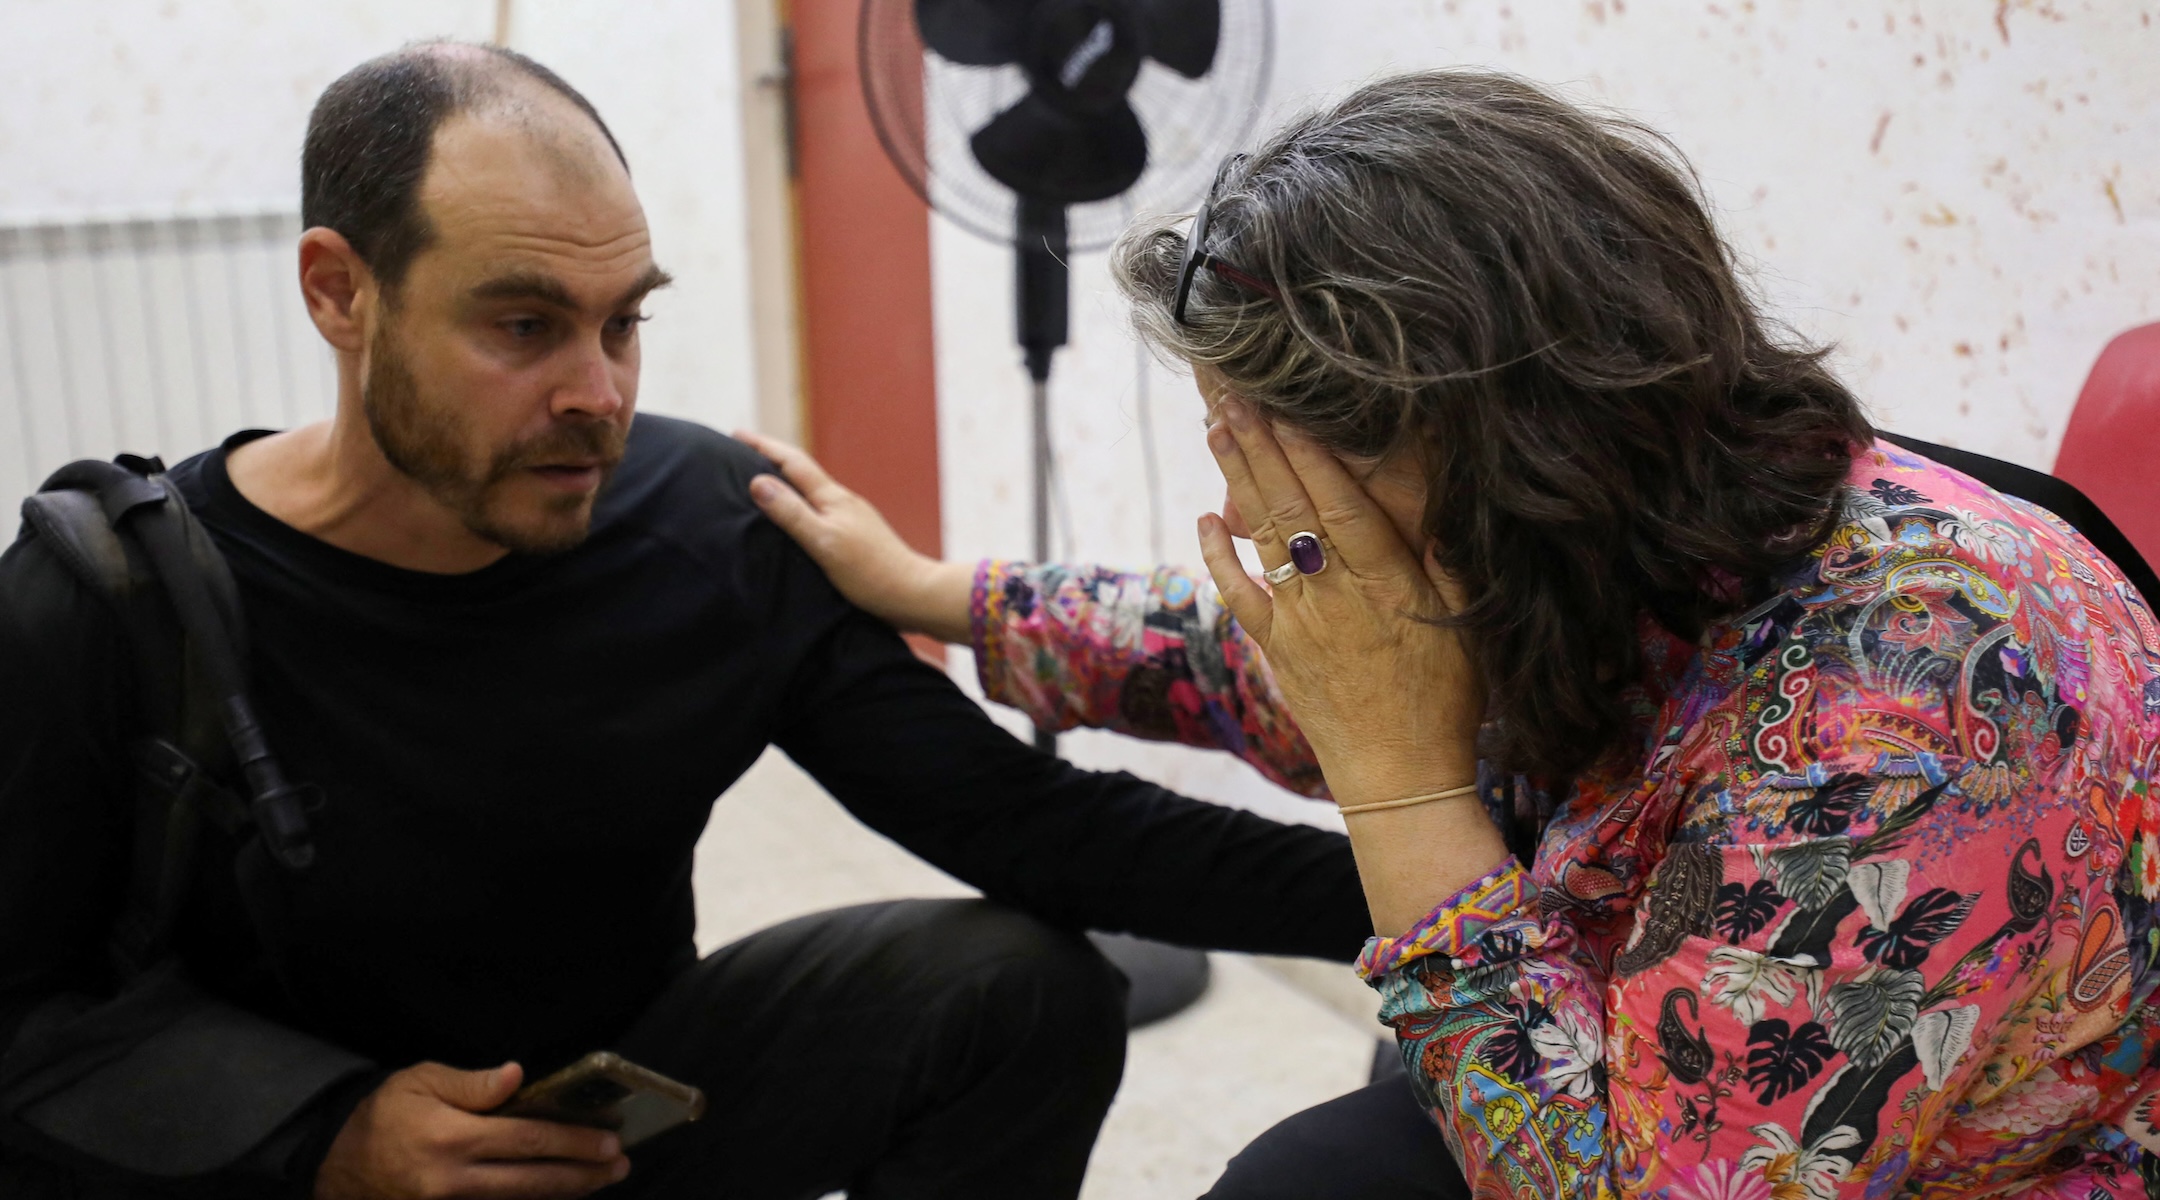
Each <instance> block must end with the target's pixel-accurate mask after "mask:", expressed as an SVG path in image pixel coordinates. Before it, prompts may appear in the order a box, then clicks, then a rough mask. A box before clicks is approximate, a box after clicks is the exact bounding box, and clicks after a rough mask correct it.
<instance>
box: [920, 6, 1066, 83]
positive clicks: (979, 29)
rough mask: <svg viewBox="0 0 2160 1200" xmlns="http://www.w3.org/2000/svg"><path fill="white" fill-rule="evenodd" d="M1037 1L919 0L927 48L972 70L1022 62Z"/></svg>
mask: <svg viewBox="0 0 2160 1200" xmlns="http://www.w3.org/2000/svg"><path fill="white" fill-rule="evenodd" d="M1035 4H1036V0H915V28H916V29H917V30H918V31H919V32H921V34H922V40H923V45H925V46H928V47H929V48H931V49H932V50H935V51H937V53H938V54H939V55H940V56H941V57H943V58H946V59H949V60H951V61H953V62H956V63H961V64H964V65H966V66H970V67H995V66H998V65H1000V64H1002V63H1009V62H1018V61H1020V55H1021V53H1022V52H1023V51H1024V50H1026V49H1027V47H1026V45H1025V44H1024V43H1025V42H1026V40H1027V30H1028V18H1029V17H1030V16H1031V15H1033V13H1034V11H1035Z"/></svg>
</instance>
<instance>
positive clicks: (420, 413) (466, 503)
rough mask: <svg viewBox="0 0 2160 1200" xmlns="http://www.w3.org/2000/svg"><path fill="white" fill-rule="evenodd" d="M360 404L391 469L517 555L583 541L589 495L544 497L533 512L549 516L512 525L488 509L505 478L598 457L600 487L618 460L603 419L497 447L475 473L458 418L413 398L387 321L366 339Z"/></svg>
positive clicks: (612, 432) (614, 433) (613, 432)
mask: <svg viewBox="0 0 2160 1200" xmlns="http://www.w3.org/2000/svg"><path fill="white" fill-rule="evenodd" d="M360 404H361V410H362V411H363V412H364V413H366V415H367V423H368V430H369V432H371V433H373V434H374V436H375V445H376V446H377V447H378V448H379V449H381V451H382V455H383V458H385V459H386V460H388V461H389V463H390V465H391V466H392V467H394V468H396V469H397V470H398V471H400V472H402V473H404V474H405V475H407V476H409V477H410V478H411V479H412V480H413V481H414V482H416V483H418V484H419V485H420V486H421V487H422V488H424V489H426V491H427V493H428V495H429V496H431V497H433V498H434V499H435V501H436V502H437V503H439V504H441V505H442V506H443V507H445V508H447V509H449V510H450V511H451V512H453V513H456V514H457V516H458V519H459V520H460V521H462V522H464V524H465V527H466V528H467V529H470V530H472V532H473V533H475V534H477V535H479V536H480V537H482V538H485V539H487V540H488V541H490V542H493V543H494V544H496V545H498V546H501V547H503V548H504V549H506V550H512V551H516V552H518V553H520V554H554V553H558V552H560V551H564V550H568V549H570V548H571V547H573V546H576V545H577V544H578V543H580V542H583V541H584V540H585V535H586V533H587V532H589V531H590V529H591V525H592V510H591V505H592V497H591V496H555V497H550V498H549V499H548V500H546V501H545V502H544V504H543V506H542V508H541V510H540V511H541V512H542V513H543V514H544V515H545V516H546V517H548V518H552V519H545V520H542V521H540V522H538V523H536V527H533V528H519V527H516V526H515V525H513V524H512V523H511V522H510V521H508V520H505V519H504V517H505V515H506V514H499V513H497V512H496V511H495V508H496V501H497V499H498V497H499V495H500V492H501V490H502V485H503V484H504V483H505V482H506V481H508V480H509V479H511V478H512V477H513V476H515V475H517V474H518V473H519V472H521V471H524V470H526V469H528V468H531V467H535V466H540V465H543V464H549V463H559V462H562V461H564V460H566V459H570V460H591V459H598V460H599V461H600V463H601V468H600V470H601V486H602V487H605V486H606V482H607V479H608V478H609V477H610V476H611V475H613V474H614V471H615V465H616V464H617V463H618V462H620V461H621V460H622V454H623V435H622V431H621V430H619V429H617V428H616V427H615V425H614V424H612V423H610V422H608V421H600V420H584V421H575V422H563V423H560V424H557V425H556V426H555V427H554V428H553V429H550V430H549V431H548V432H546V433H544V434H541V435H540V436H538V437H534V438H528V439H526V440H525V441H522V442H517V443H513V444H511V445H509V446H505V447H502V448H501V449H499V450H497V451H496V452H495V453H494V455H493V456H492V458H491V459H490V460H489V461H488V463H487V465H486V467H485V468H483V469H480V470H478V471H475V470H474V469H473V468H472V466H471V465H470V464H469V463H468V462H467V461H466V451H465V447H466V446H467V445H468V444H469V438H468V436H467V435H466V432H465V423H464V421H463V420H462V419H461V418H460V416H459V414H458V412H457V410H456V409H455V407H454V406H452V405H448V404H443V403H439V402H431V401H430V400H429V399H428V398H425V397H423V396H422V395H421V392H420V380H419V378H418V377H417V376H416V375H415V374H414V373H413V370H412V365H411V364H410V363H409V362H408V361H407V360H406V358H405V355H404V350H403V347H402V346H401V345H400V344H399V342H398V339H397V338H396V336H395V335H393V334H392V333H391V332H390V328H389V322H387V321H385V322H384V323H383V324H382V325H380V326H378V327H377V328H376V331H375V336H374V337H373V338H372V339H371V341H370V345H369V351H368V372H367V380H366V382H365V383H363V384H362V385H361V388H360Z"/></svg>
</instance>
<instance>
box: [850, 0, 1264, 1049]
mask: <svg viewBox="0 0 2160 1200" xmlns="http://www.w3.org/2000/svg"><path fill="white" fill-rule="evenodd" d="M1271 18H1272V14H1271V13H1270V11H1269V0H863V7H862V26H861V31H860V36H861V45H860V51H861V55H860V57H861V61H862V81H863V96H864V99H865V100H866V101H868V103H869V107H870V116H871V120H872V122H873V123H874V124H875V125H876V126H877V131H878V139H879V140H880V141H882V142H883V143H884V144H885V150H886V153H887V154H889V155H891V157H892V160H893V163H894V165H896V166H897V167H899V168H900V173H901V174H902V175H904V176H906V177H907V180H908V182H909V184H911V185H912V186H913V187H914V188H915V190H916V192H918V193H920V194H921V196H922V198H923V199H924V200H926V201H928V202H929V204H930V206H931V208H933V209H935V210H936V211H938V212H940V213H942V214H944V215H945V216H946V217H948V218H949V219H951V220H953V221H954V222H957V223H958V224H959V225H961V226H962V227H963V228H966V229H968V230H970V231H972V232H974V233H977V234H980V235H982V236H983V237H986V238H989V239H991V240H992V241H997V242H1004V243H1009V244H1010V245H1011V246H1012V247H1013V248H1014V251H1015V252H1016V253H1015V257H1016V259H1017V268H1018V270H1017V273H1016V276H1015V286H1014V290H1013V304H1014V308H1015V310H1016V313H1015V316H1016V318H1017V322H1016V324H1017V331H1018V333H1019V338H1020V348H1021V351H1022V355H1023V357H1024V359H1025V361H1026V363H1027V371H1028V375H1029V377H1030V379H1031V380H1032V381H1033V388H1032V392H1033V407H1032V413H1031V418H1032V419H1031V426H1032V435H1031V440H1032V442H1033V459H1034V467H1033V471H1032V474H1033V483H1034V543H1035V544H1034V554H1035V559H1036V561H1038V562H1041V561H1045V560H1047V559H1048V558H1049V557H1050V478H1051V474H1050V473H1051V455H1050V358H1051V355H1052V354H1054V353H1055V352H1056V351H1057V348H1058V347H1060V346H1062V345H1064V344H1065V339H1066V309H1067V305H1068V301H1069V298H1070V291H1071V283H1070V280H1069V277H1068V273H1067V267H1066V260H1067V258H1068V257H1069V256H1070V255H1071V254H1072V253H1073V252H1075V251H1087V250H1099V249H1102V248H1103V247H1105V246H1108V245H1109V244H1110V242H1111V240H1112V239H1113V238H1115V237H1116V236H1117V233H1118V231H1119V230H1120V229H1121V228H1123V227H1124V225H1125V223H1126V222H1127V221H1128V220H1129V219H1130V218H1131V216H1132V214H1133V213H1134V212H1135V211H1137V210H1140V209H1161V210H1172V211H1175V210H1178V209H1184V208H1190V207H1192V206H1194V205H1196V204H1197V203H1199V202H1200V200H1201V199H1202V197H1203V195H1204V194H1205V192H1206V189H1207V186H1208V184H1209V183H1210V182H1211V181H1212V180H1213V179H1214V176H1215V167H1216V164H1217V162H1218V161H1219V160H1220V159H1221V157H1222V156H1223V155H1224V154H1225V153H1227V152H1228V151H1229V150H1230V149H1231V147H1233V146H1235V145H1236V144H1237V143H1238V142H1239V141H1241V140H1243V138H1244V136H1245V135H1246V133H1247V132H1248V131H1249V130H1250V129H1251V127H1252V122H1253V120H1254V118H1255V117H1256V116H1257V115H1258V112H1259V106H1260V99H1261V96H1262V95H1263V93H1264V92H1265V91H1266V88H1267V74H1268V60H1269V57H1270V53H1271V51H1272V49H1273V32H1272V30H1273V21H1272V19H1271ZM1035 744H1036V745H1037V746H1040V747H1042V748H1043V749H1045V750H1051V749H1053V748H1054V747H1055V745H1056V741H1055V738H1054V737H1052V735H1051V734H1050V733H1049V732H1048V731H1046V730H1042V729H1037V730H1036V731H1035ZM1090 936H1091V937H1092V938H1093V939H1094V940H1095V944H1096V945H1097V947H1099V948H1100V949H1101V950H1102V952H1103V954H1104V955H1105V956H1107V957H1108V958H1109V959H1110V960H1111V961H1112V962H1114V963H1116V964H1117V965H1118V967H1119V968H1120V969H1121V970H1123V971H1124V973H1125V976H1126V978H1127V979H1128V980H1129V981H1130V983H1131V990H1130V992H1129V993H1128V996H1127V1002H1126V1019H1127V1022H1128V1023H1129V1024H1131V1025H1133V1026H1139V1025H1144V1024H1147V1023H1148V1022H1150V1021H1153V1020H1157V1019H1159V1018H1162V1017H1166V1016H1168V1015H1170V1014H1171V1013H1174V1012H1177V1011H1178V1010H1180V1009H1182V1008H1184V1007H1186V1006H1187V1005H1189V1004H1191V1003H1192V1002H1193V1001H1194V1000H1196V999H1198V998H1199V996H1200V994H1201V993H1202V992H1204V991H1205V990H1206V989H1207V981H1208V962H1207V956H1206V955H1204V954H1201V953H1199V952H1197V951H1194V950H1187V949H1184V948H1181V947H1175V946H1166V945H1162V944H1160V943H1156V942H1149V941H1145V940H1142V939H1138V938H1132V937H1127V936H1124V935H1114V934H1103V933H1094V934H1091V935H1090Z"/></svg>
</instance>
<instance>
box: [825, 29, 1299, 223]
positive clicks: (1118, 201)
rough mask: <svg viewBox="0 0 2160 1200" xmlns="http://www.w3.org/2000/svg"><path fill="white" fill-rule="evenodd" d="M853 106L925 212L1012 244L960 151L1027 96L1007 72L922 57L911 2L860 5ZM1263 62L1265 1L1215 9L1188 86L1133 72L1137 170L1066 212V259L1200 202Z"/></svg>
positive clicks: (1021, 82)
mask: <svg viewBox="0 0 2160 1200" xmlns="http://www.w3.org/2000/svg"><path fill="white" fill-rule="evenodd" d="M859 36H860V46H859V52H860V55H861V59H862V82H863V96H864V100H865V102H866V103H867V104H868V106H869V109H870V118H871V122H872V124H873V125H875V126H876V128H877V133H878V139H879V141H881V142H883V143H884V146H885V151H886V154H887V155H888V156H889V157H890V158H891V159H892V161H893V165H894V166H896V167H898V168H899V170H900V174H901V175H902V176H903V177H904V178H906V180H907V181H908V185H909V186H910V187H912V188H914V189H915V191H916V193H917V194H918V195H920V196H921V197H922V198H923V200H924V201H925V202H927V203H928V204H929V205H930V207H931V208H933V209H935V210H937V211H938V212H939V213H942V214H943V215H944V216H945V217H946V218H947V219H949V220H951V221H952V222H953V223H954V224H956V225H959V226H960V227H961V228H963V229H966V230H968V231H969V232H971V233H974V234H977V235H978V236H981V237H984V238H987V239H989V240H991V241H994V242H1008V243H1009V242H1011V241H1012V240H1013V223H1014V217H1015V215H1016V210H1017V202H1016V200H1015V198H1014V195H1013V193H1012V192H1011V191H1010V190H1009V189H1007V188H1006V187H1005V185H1003V184H1001V183H999V182H997V181H996V180H995V179H992V178H991V177H990V176H989V174H988V173H986V172H985V171H984V170H983V169H982V167H981V166H980V165H978V164H977V163H976V161H975V156H974V154H973V152H972V151H971V150H970V149H969V147H968V139H969V137H970V136H972V135H973V133H974V132H975V131H976V130H977V129H980V128H982V127H983V126H984V125H986V124H988V123H989V122H990V119H991V118H993V117H995V116H996V115H997V114H998V113H1000V112H1002V111H1004V110H1005V109H1006V108H1008V107H1010V106H1011V105H1013V104H1015V103H1017V102H1018V101H1019V100H1020V99H1021V97H1023V96H1025V95H1026V94H1027V90H1028V82H1027V76H1026V74H1025V73H1023V72H1022V71H1021V69H1020V68H1019V67H1017V66H998V67H972V66H962V65H959V64H956V63H951V62H947V61H946V60H944V59H942V58H940V57H938V56H937V55H935V54H931V53H928V52H927V51H926V50H925V49H924V47H923V43H922V36H921V34H920V33H918V32H917V30H916V27H915V5H914V2H913V0H863V7H862V23H861V25H860V29H859ZM1273 57H1274V20H1273V13H1272V11H1271V10H1270V6H1269V0H1222V27H1221V35H1220V38H1219V39H1218V42H1217V45H1216V52H1215V63H1214V66H1213V67H1212V68H1211V69H1210V70H1209V72H1208V74H1207V75H1205V76H1203V77H1202V78H1200V79H1187V78H1185V77H1184V76H1182V75H1180V74H1178V73H1177V72H1175V71H1172V70H1170V69H1169V68H1167V67H1164V66H1163V65H1161V64H1160V63H1157V62H1155V61H1153V60H1149V61H1147V62H1145V63H1143V64H1142V65H1141V68H1140V75H1139V77H1138V78H1137V79H1135V80H1134V81H1133V86H1132V90H1131V93H1130V95H1129V97H1128V99H1129V100H1130V102H1131V104H1132V106H1133V111H1134V112H1135V113H1137V114H1138V115H1139V118H1140V125H1141V128H1142V129H1144V130H1145V131H1146V133H1147V139H1148V167H1147V172H1146V173H1145V174H1143V175H1142V176H1141V177H1140V180H1139V182H1138V183H1135V184H1134V185H1133V186H1132V187H1131V188H1130V189H1128V190H1127V191H1126V192H1125V193H1123V194H1122V195H1119V196H1114V197H1112V198H1110V199H1108V200H1099V201H1095V202H1093V203H1089V204H1076V205H1073V206H1072V207H1071V208H1069V209H1068V210H1067V212H1066V220H1067V228H1068V233H1067V239H1068V242H1069V244H1070V246H1071V248H1072V249H1073V250H1074V251H1076V252H1079V251H1091V250H1100V249H1103V248H1104V247H1106V246H1108V245H1109V244H1110V243H1111V242H1112V241H1114V240H1116V238H1117V235H1118V234H1119V233H1120V232H1121V231H1123V229H1124V228H1125V227H1126V226H1127V225H1128V224H1130V223H1131V222H1132V220H1133V218H1134V217H1135V216H1136V215H1138V214H1140V213H1143V212H1180V211H1185V210H1189V209H1191V208H1193V207H1195V206H1196V205H1198V204H1199V202H1200V200H1201V198H1202V196H1204V195H1205V193H1206V191H1207V187H1208V184H1209V183H1210V182H1212V181H1213V180H1214V178H1215V168H1216V165H1217V164H1218V163H1219V162H1220V161H1221V159H1222V156H1223V155H1224V154H1226V153H1229V152H1230V151H1231V150H1233V149H1235V148H1237V147H1238V146H1239V145H1240V144H1241V143H1242V142H1243V141H1244V140H1245V138H1246V137H1248V136H1249V135H1250V134H1251V132H1252V128H1253V125H1254V124H1255V122H1257V121H1258V119H1259V116H1260V110H1261V105H1262V104H1263V102H1264V100H1265V97H1266V95H1267V84H1268V71H1269V66H1270V64H1271V62H1272V61H1273Z"/></svg>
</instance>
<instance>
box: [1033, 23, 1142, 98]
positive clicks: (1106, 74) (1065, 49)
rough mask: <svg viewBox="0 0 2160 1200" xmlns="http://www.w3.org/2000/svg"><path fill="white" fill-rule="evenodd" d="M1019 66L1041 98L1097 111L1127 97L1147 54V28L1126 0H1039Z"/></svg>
mask: <svg viewBox="0 0 2160 1200" xmlns="http://www.w3.org/2000/svg"><path fill="white" fill-rule="evenodd" d="M1033 16H1034V20H1033V21H1032V22H1030V24H1031V26H1032V28H1030V29H1029V31H1028V47H1027V53H1026V55H1025V56H1024V58H1023V59H1022V61H1021V69H1022V70H1024V71H1026V72H1027V76H1028V82H1029V83H1031V84H1033V85H1034V87H1035V90H1036V93H1037V94H1038V95H1040V96H1041V97H1042V98H1043V99H1044V100H1047V101H1049V102H1050V103H1051V104H1054V105H1056V106H1057V107H1059V108H1062V109H1065V110H1066V111H1068V112H1074V113H1099V112H1103V111H1106V110H1108V109H1111V108H1114V107H1116V106H1118V105H1120V104H1122V103H1124V101H1125V93H1126V92H1127V91H1128V90H1129V89H1130V88H1131V87H1132V83H1133V80H1134V79H1135V78H1137V77H1138V76H1139V74H1140V63H1141V60H1142V59H1144V58H1146V57H1147V44H1146V41H1145V38H1146V32H1145V29H1144V27H1143V26H1142V24H1141V22H1140V20H1139V19H1138V16H1137V14H1135V13H1134V12H1133V10H1132V6H1131V5H1130V4H1129V3H1125V2H1124V0H1043V2H1042V3H1039V4H1038V5H1037V6H1036V8H1035V11H1034V14H1033Z"/></svg>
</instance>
